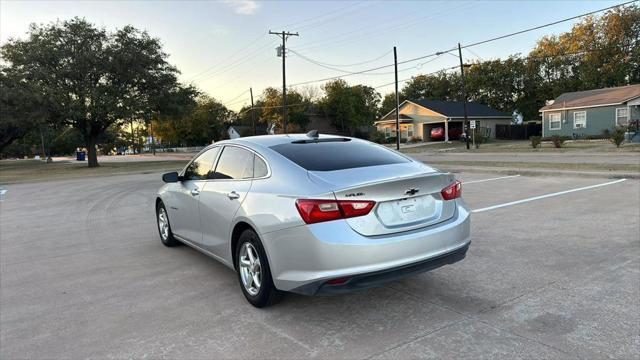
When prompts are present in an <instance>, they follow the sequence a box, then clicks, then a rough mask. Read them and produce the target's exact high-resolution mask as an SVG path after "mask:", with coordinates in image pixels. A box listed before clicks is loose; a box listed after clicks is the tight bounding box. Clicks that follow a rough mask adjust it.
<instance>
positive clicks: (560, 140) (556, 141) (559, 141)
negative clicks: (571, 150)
mask: <svg viewBox="0 0 640 360" xmlns="http://www.w3.org/2000/svg"><path fill="white" fill-rule="evenodd" d="M565 141H567V138H566V137H565V136H558V135H553V136H552V137H551V142H552V143H553V147H555V148H556V149H560V148H561V147H562V145H563V144H564V142H565Z"/></svg>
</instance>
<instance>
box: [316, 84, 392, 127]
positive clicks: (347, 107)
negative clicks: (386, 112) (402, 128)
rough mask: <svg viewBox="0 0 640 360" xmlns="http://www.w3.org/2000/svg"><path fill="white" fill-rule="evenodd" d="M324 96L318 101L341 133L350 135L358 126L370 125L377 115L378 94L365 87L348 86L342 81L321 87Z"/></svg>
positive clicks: (372, 89)
mask: <svg viewBox="0 0 640 360" xmlns="http://www.w3.org/2000/svg"><path fill="white" fill-rule="evenodd" d="M323 89H324V93H325V96H324V98H322V99H321V100H320V106H321V107H322V109H323V110H324V112H325V113H326V114H327V115H328V116H329V117H330V118H331V119H332V120H333V122H334V124H335V125H337V126H339V127H340V129H341V130H342V131H345V130H348V131H349V132H350V133H351V134H352V135H353V134H355V132H356V130H357V128H358V127H360V126H368V125H372V124H373V121H375V118H376V116H377V115H378V106H379V104H380V94H379V93H378V92H377V91H376V90H375V89H374V88H372V87H370V86H365V85H356V86H349V84H347V82H346V81H344V80H342V79H338V80H334V81H330V82H328V83H326V84H324V86H323Z"/></svg>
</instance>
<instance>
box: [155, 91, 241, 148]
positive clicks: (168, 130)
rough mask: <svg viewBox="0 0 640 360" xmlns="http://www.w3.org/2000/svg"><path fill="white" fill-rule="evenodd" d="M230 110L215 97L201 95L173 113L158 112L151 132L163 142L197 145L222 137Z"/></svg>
mask: <svg viewBox="0 0 640 360" xmlns="http://www.w3.org/2000/svg"><path fill="white" fill-rule="evenodd" d="M230 117H231V111H230V110H229V109H227V108H226V107H225V106H224V105H223V104H222V103H220V102H219V101H217V100H216V99H213V98H210V97H207V96H204V95H201V96H200V97H199V98H198V101H197V103H194V104H193V106H190V107H188V108H185V109H179V111H175V110H174V113H169V112H165V113H161V114H160V116H159V118H157V119H155V120H154V121H153V122H152V124H153V129H154V130H153V132H154V134H155V135H156V136H157V137H158V138H159V139H161V140H162V142H163V143H165V144H171V145H179V146H201V145H206V144H210V143H211V141H212V140H215V141H218V140H221V139H222V138H223V137H224V136H225V130H226V126H225V124H226V123H227V122H228V121H229V119H230Z"/></svg>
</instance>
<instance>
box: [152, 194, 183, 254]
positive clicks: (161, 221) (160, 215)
mask: <svg viewBox="0 0 640 360" xmlns="http://www.w3.org/2000/svg"><path fill="white" fill-rule="evenodd" d="M156 220H157V222H158V232H159V233H160V241H162V243H163V244H164V246H168V247H174V246H178V245H180V242H179V241H178V240H176V238H174V237H173V232H171V224H170V223H169V215H167V209H166V208H165V207H164V203H163V202H162V201H159V202H158V205H157V206H156Z"/></svg>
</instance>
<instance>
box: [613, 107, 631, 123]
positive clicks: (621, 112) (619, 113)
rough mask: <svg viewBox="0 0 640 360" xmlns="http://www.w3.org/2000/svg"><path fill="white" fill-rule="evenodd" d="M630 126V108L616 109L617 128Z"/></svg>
mask: <svg viewBox="0 0 640 360" xmlns="http://www.w3.org/2000/svg"><path fill="white" fill-rule="evenodd" d="M626 125H629V108H617V109H616V126H626Z"/></svg>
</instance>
